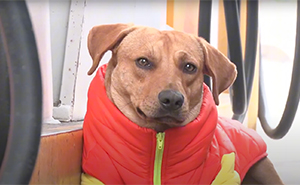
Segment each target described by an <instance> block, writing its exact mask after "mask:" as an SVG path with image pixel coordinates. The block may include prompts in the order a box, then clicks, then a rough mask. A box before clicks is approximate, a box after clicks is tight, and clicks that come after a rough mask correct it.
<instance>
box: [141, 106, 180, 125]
mask: <svg viewBox="0 0 300 185" xmlns="http://www.w3.org/2000/svg"><path fill="white" fill-rule="evenodd" d="M136 111H137V113H138V115H139V116H140V118H142V119H144V120H145V121H146V122H147V123H149V124H153V125H160V126H161V127H163V128H172V127H179V126H182V125H183V123H184V122H185V119H184V118H182V117H176V116H170V115H159V116H147V115H146V114H145V113H144V112H143V111H142V110H141V109H140V108H136ZM155 130H157V129H155Z"/></svg>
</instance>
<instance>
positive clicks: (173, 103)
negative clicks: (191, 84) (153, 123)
mask: <svg viewBox="0 0 300 185" xmlns="http://www.w3.org/2000/svg"><path fill="white" fill-rule="evenodd" d="M158 100H159V103H160V105H161V106H162V107H163V108H164V109H165V110H168V111H174V110H177V109H179V108H180V107H182V104H183V101H184V96H183V95H182V94H181V93H180V92H178V91H175V90H164V91H161V92H160V93H159V94H158Z"/></svg>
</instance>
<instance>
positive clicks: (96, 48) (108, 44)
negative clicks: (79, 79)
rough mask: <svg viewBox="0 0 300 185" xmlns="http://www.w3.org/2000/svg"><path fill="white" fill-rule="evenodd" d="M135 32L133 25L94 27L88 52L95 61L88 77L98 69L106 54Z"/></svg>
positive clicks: (90, 33) (89, 37)
mask: <svg viewBox="0 0 300 185" xmlns="http://www.w3.org/2000/svg"><path fill="white" fill-rule="evenodd" d="M133 30H134V27H133V24H107V25H100V26H95V27H93V28H92V29H91V31H90V32H89V35H88V50H89V53H90V55H91V57H92V59H93V65H92V67H91V68H90V70H89V71H88V75H91V74H92V73H93V72H94V71H95V70H96V69H97V67H98V65H99V62H100V60H101V58H102V57H103V55H104V53H105V52H106V51H108V50H112V49H113V48H114V47H115V46H116V45H117V44H118V43H119V42H120V41H121V40H122V39H123V38H124V37H125V36H126V35H127V34H128V33H130V32H131V31H133Z"/></svg>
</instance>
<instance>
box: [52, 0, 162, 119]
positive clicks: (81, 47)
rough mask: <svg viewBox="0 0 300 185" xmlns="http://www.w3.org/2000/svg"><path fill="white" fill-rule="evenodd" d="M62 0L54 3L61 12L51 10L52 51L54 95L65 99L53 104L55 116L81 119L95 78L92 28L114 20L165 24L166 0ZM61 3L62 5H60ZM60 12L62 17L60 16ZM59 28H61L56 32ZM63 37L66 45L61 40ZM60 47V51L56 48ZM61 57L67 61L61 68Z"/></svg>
mask: <svg viewBox="0 0 300 185" xmlns="http://www.w3.org/2000/svg"><path fill="white" fill-rule="evenodd" d="M60 3H61V2H55V3H52V4H51V10H53V11H54V10H55V11H61V12H60V13H59V14H58V13H55V12H52V13H51V28H52V44H53V45H52V55H55V56H54V57H53V58H54V60H55V62H54V65H55V66H54V67H53V69H54V70H56V71H53V75H55V79H54V86H55V88H54V99H55V100H57V97H59V100H60V101H61V103H62V104H61V105H60V106H59V107H55V108H54V116H55V117H56V118H58V119H60V120H62V121H69V120H82V119H83V118H84V115H85V112H86V101H87V90H88V86H89V83H90V81H91V79H92V77H91V76H87V71H88V69H89V67H90V66H91V64H92V60H91V58H90V56H89V54H88V51H87V35H88V32H89V30H90V29H91V28H92V27H93V26H96V25H99V24H111V23H134V24H137V25H146V26H151V27H155V28H158V29H162V28H165V26H166V10H167V8H166V0H153V1H141V0H128V1H107V0H71V1H70V4H69V3H68V2H65V3H62V4H60ZM59 6H61V7H60V8H58V7H59ZM67 9H70V14H69V19H68V23H69V24H68V29H67V35H66V36H65V35H64V30H65V22H66V19H65V18H66V10H67ZM60 16H62V19H59V17H60ZM60 26H62V27H60ZM58 30H59V31H62V32H59V33H55V31H58ZM64 39H65V40H66V41H65V43H66V44H65V45H63V42H62V41H63V40H64ZM63 46H64V47H63ZM58 50H59V52H56V51H58ZM62 57H64V64H63V67H62V68H61V66H62V63H61V61H62ZM108 59H109V55H105V57H104V58H103V61H102V62H101V63H105V62H107V61H108ZM61 71H62V74H63V76H62V77H60V74H61ZM54 73H55V74H54ZM60 81H62V84H61V86H59V82H60Z"/></svg>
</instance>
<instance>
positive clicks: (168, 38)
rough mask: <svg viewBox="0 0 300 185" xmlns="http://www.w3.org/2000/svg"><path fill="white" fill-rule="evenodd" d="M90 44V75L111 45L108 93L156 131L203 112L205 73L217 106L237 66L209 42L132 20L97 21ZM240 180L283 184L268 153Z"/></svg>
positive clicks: (126, 113)
mask: <svg viewBox="0 0 300 185" xmlns="http://www.w3.org/2000/svg"><path fill="white" fill-rule="evenodd" d="M88 49H89V53H90V55H91V57H92V59H93V65H92V67H91V68H90V70H89V71H88V74H89V75H91V74H93V73H94V72H95V70H96V69H97V68H98V66H99V63H100V60H101V58H102V57H103V55H104V53H105V52H106V51H108V50H111V52H112V57H111V59H110V61H109V62H108V64H107V67H106V70H105V79H104V86H105V92H106V95H107V98H108V99H109V100H110V101H111V102H112V104H113V105H114V106H115V107H116V108H117V109H118V110H119V111H120V112H121V113H122V114H123V115H124V116H125V117H126V118H128V119H129V120H130V121H131V122H133V123H134V124H136V125H137V126H138V127H140V128H145V129H151V130H153V131H155V132H157V133H163V132H167V131H168V130H172V129H173V130H174V129H176V128H184V127H187V126H189V124H192V123H191V122H193V121H194V120H195V119H197V116H198V115H199V114H200V115H201V114H204V113H202V112H201V111H203V106H204V105H203V104H207V103H206V102H204V99H206V98H205V97H204V90H205V92H207V90H206V89H207V87H205V85H203V78H204V75H205V74H206V75H209V76H211V78H212V81H213V86H212V99H213V101H214V103H215V104H216V105H218V104H219V99H218V96H219V94H220V93H222V92H223V91H224V90H226V89H228V87H230V85H231V84H232V83H233V82H234V80H235V78H236V75H237V71H236V67H235V65H234V64H233V63H231V62H230V60H229V59H228V58H227V57H226V56H224V55H223V54H222V53H221V52H220V51H218V50H217V49H215V48H214V47H212V46H211V45H210V44H209V43H208V42H207V41H205V40H204V39H203V38H201V37H197V36H194V35H191V34H187V33H183V32H179V31H160V30H157V29H155V28H150V27H144V26H135V25H133V24H110V25H100V26H95V27H94V28H93V29H92V30H91V31H90V33H89V36H88ZM209 93H210V92H209ZM206 94H207V93H206ZM91 101H94V100H91ZM214 107H215V105H214ZM85 124H86V123H84V126H85ZM122 126H124V127H126V125H122ZM214 127H215V126H214ZM111 129H112V128H111ZM116 132H117V129H116ZM178 133H180V132H178ZM84 134H86V135H87V132H85V131H84ZM84 140H85V141H86V140H89V139H87V138H85V139H84ZM84 146H86V144H85V145H84ZM199 150H200V148H199ZM89 151H90V150H88V151H86V152H85V154H84V155H86V156H87V155H89V154H88V153H89ZM84 158H85V157H84ZM87 163H89V162H85V161H84V162H83V164H84V165H85V164H87ZM91 164H92V163H91ZM84 165H83V166H84ZM84 171H85V172H86V173H90V175H91V176H96V175H93V172H91V171H89V170H85V169H84ZM119 173H121V172H119ZM98 180H99V181H101V180H102V179H98ZM241 180H242V184H283V182H282V180H281V179H280V177H279V175H278V174H277V172H276V170H275V169H274V166H273V164H272V163H271V161H270V160H269V159H268V157H266V156H263V157H261V159H259V160H258V161H255V164H253V165H251V168H250V169H249V170H248V171H247V173H246V175H245V176H244V178H243V179H241ZM122 182H123V183H125V180H124V181H122ZM170 182H171V181H170ZM103 183H105V182H103ZM154 183H155V180H154V181H153V184H154ZM83 184H84V183H83ZM215 184H217V183H215Z"/></svg>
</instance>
